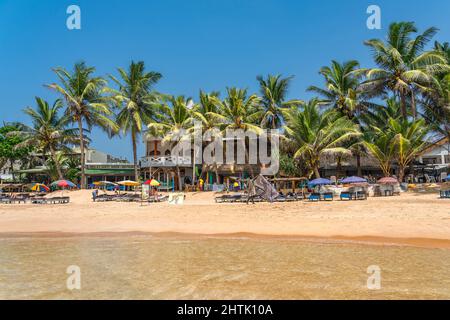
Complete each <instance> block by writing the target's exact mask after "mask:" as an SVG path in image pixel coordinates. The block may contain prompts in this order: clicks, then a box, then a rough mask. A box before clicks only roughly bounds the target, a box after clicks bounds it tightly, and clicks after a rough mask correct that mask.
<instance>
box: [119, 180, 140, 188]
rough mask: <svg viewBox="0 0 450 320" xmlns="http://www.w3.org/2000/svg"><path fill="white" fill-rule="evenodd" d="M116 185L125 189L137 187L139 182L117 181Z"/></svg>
mask: <svg viewBox="0 0 450 320" xmlns="http://www.w3.org/2000/svg"><path fill="white" fill-rule="evenodd" d="M117 183H118V184H120V185H121V186H126V187H137V186H138V185H139V182H136V181H131V180H124V181H119V182H117Z"/></svg>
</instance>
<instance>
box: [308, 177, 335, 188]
mask: <svg viewBox="0 0 450 320" xmlns="http://www.w3.org/2000/svg"><path fill="white" fill-rule="evenodd" d="M327 184H333V182H332V181H331V180H329V179H324V178H319V179H314V180H312V181H310V182H309V185H311V186H313V187H314V186H323V185H327Z"/></svg>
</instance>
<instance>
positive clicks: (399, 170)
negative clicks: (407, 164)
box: [398, 165, 405, 183]
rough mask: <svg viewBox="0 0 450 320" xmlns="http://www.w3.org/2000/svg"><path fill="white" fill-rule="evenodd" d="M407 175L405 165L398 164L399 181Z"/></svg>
mask: <svg viewBox="0 0 450 320" xmlns="http://www.w3.org/2000/svg"><path fill="white" fill-rule="evenodd" d="M404 177H405V168H404V167H403V165H399V166H398V182H400V183H402V182H403V178H404Z"/></svg>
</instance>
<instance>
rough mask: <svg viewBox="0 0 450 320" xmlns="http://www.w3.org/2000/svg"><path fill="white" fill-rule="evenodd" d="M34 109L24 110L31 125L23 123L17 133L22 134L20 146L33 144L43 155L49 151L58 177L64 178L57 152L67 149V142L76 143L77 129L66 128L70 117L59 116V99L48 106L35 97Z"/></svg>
mask: <svg viewBox="0 0 450 320" xmlns="http://www.w3.org/2000/svg"><path fill="white" fill-rule="evenodd" d="M36 105H37V107H36V109H33V108H31V107H27V108H26V109H25V110H24V112H25V113H26V114H27V115H28V116H30V117H31V119H32V123H33V125H32V126H26V125H23V126H22V128H21V130H20V131H18V134H21V135H23V137H24V141H23V142H22V143H21V145H22V146H34V147H36V148H37V149H39V150H42V152H43V155H44V157H45V155H46V154H47V152H50V156H51V159H52V162H53V164H54V167H55V172H56V173H57V175H58V177H57V178H58V179H59V180H62V179H64V174H63V171H62V167H61V163H60V162H59V161H58V157H57V152H58V151H59V150H65V149H68V148H67V145H68V144H72V145H73V144H76V143H77V141H78V130H77V129H72V128H68V125H69V123H70V122H71V119H70V117H69V116H67V115H64V116H62V117H60V116H59V111H60V109H61V108H62V107H63V103H62V101H61V100H59V99H58V100H56V101H55V102H54V104H53V105H52V106H51V107H50V106H49V104H48V102H47V101H44V100H43V99H42V98H39V97H36Z"/></svg>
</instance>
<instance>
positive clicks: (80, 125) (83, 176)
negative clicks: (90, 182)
mask: <svg viewBox="0 0 450 320" xmlns="http://www.w3.org/2000/svg"><path fill="white" fill-rule="evenodd" d="M78 130H80V152H81V155H80V162H81V183H80V184H81V189H86V174H85V172H84V171H85V166H86V163H85V162H86V161H85V154H84V132H83V120H82V119H81V118H79V119H78Z"/></svg>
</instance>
